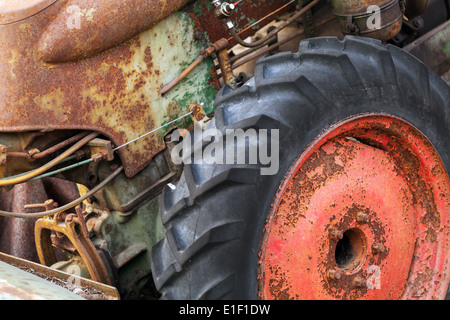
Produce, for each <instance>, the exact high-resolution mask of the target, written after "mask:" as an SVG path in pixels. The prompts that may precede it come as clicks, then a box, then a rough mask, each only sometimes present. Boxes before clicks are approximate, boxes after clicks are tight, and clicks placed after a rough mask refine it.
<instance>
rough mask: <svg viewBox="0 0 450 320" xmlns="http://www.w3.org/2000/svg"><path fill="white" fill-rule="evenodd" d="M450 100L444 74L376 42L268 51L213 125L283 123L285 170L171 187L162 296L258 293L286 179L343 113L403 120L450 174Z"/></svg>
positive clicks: (158, 266)
mask: <svg viewBox="0 0 450 320" xmlns="http://www.w3.org/2000/svg"><path fill="white" fill-rule="evenodd" d="M449 101H450V88H449V87H448V85H447V84H446V83H445V82H444V81H443V80H442V79H441V78H440V77H438V76H437V75H436V74H434V73H433V72H432V71H430V70H429V69H428V68H427V67H426V66H425V65H424V64H423V63H422V62H420V61H419V60H417V59H416V58H414V57H413V56H411V55H410V54H408V53H406V52H405V51H403V50H401V49H399V48H397V47H395V46H391V45H384V44H382V43H381V42H380V41H377V40H372V39H367V38H359V37H353V36H347V37H346V38H345V39H344V40H342V41H341V40H339V39H337V38H334V37H323V38H313V39H307V40H303V41H302V42H301V43H300V47H299V52H298V53H290V52H289V53H280V54H276V55H273V56H267V57H264V58H261V59H260V60H259V61H258V62H257V65H256V69H255V75H254V77H253V78H252V79H251V80H249V81H248V82H247V83H246V84H245V85H243V86H242V87H240V88H238V89H236V90H231V89H230V88H229V87H225V88H223V89H222V90H221V91H220V92H219V94H218V96H217V98H216V111H215V117H214V118H213V120H212V121H211V122H210V124H209V128H217V129H219V130H221V131H222V132H225V130H226V129H236V128H242V129H248V128H255V129H268V130H270V129H279V143H280V154H279V159H280V165H279V170H278V173H277V174H275V175H261V174H260V168H261V165H260V164H256V165H255V164H252V165H250V164H247V165H217V164H216V165H215V164H205V163H202V164H186V165H185V168H184V172H183V174H182V176H181V178H180V180H179V181H178V182H177V183H174V184H173V185H172V186H170V187H169V186H166V187H165V189H164V191H163V194H162V208H161V217H162V221H163V224H164V226H165V228H166V231H167V232H166V235H165V237H164V238H163V239H162V240H161V241H160V242H159V243H157V244H156V245H155V246H154V247H153V250H152V272H153V279H154V282H155V285H156V288H157V289H158V291H159V292H160V293H161V298H162V299H189V300H190V299H214V300H215V299H257V298H258V288H257V284H258V281H257V263H258V253H259V246H260V242H261V237H262V234H263V227H264V225H265V221H266V218H267V215H268V211H269V209H270V206H271V203H272V201H273V199H274V196H275V194H276V192H277V190H278V188H279V186H280V183H281V182H282V181H283V178H284V177H285V175H286V173H287V172H288V171H289V169H290V167H291V166H292V165H293V163H294V162H295V161H296V160H297V158H298V157H299V155H300V154H301V153H302V152H303V151H304V150H305V149H306V148H307V146H308V144H309V143H311V142H312V141H313V140H314V139H315V138H316V137H318V136H319V135H320V134H321V133H322V132H323V131H324V130H325V129H327V128H330V127H331V126H333V125H334V124H336V123H338V122H340V121H343V120H344V119H347V118H349V117H352V116H355V115H360V114H373V113H382V114H389V115H392V116H395V117H398V118H400V119H403V120H405V121H406V122H409V123H410V124H412V125H413V126H415V127H416V128H418V129H419V130H420V131H421V132H422V133H423V134H424V135H425V136H426V137H427V138H428V139H429V141H430V142H431V143H432V144H433V146H434V147H435V149H436V150H437V152H438V154H439V155H440V157H441V159H442V162H443V163H444V165H445V167H446V170H447V172H450V148H449V145H448V141H449V140H450V105H449ZM224 139H225V137H224ZM193 143H194V142H193Z"/></svg>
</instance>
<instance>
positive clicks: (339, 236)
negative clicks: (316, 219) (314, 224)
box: [328, 229, 344, 240]
mask: <svg viewBox="0 0 450 320" xmlns="http://www.w3.org/2000/svg"><path fill="white" fill-rule="evenodd" d="M328 236H329V237H330V238H331V239H335V240H341V239H342V238H343V237H344V234H343V233H342V231H339V230H337V229H330V231H329V233H328Z"/></svg>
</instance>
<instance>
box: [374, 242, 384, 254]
mask: <svg viewBox="0 0 450 320" xmlns="http://www.w3.org/2000/svg"><path fill="white" fill-rule="evenodd" d="M385 251H386V247H385V246H384V245H383V244H382V243H380V242H375V243H374V244H372V253H373V254H379V253H383V252H385Z"/></svg>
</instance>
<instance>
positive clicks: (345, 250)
mask: <svg viewBox="0 0 450 320" xmlns="http://www.w3.org/2000/svg"><path fill="white" fill-rule="evenodd" d="M365 254H366V239H365V236H364V233H362V231H360V230H359V229H349V230H347V231H345V232H344V234H343V237H342V239H341V240H339V241H338V242H337V244H336V250H335V255H334V256H335V259H336V265H337V266H338V268H340V269H343V270H346V271H350V270H355V269H357V268H358V267H359V266H360V265H361V264H362V263H363V261H364V258H365Z"/></svg>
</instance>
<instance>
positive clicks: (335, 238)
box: [259, 116, 450, 299]
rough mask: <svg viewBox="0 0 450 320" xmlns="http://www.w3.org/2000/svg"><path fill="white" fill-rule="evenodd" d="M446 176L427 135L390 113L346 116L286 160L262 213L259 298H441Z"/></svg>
mask: <svg viewBox="0 0 450 320" xmlns="http://www.w3.org/2000/svg"><path fill="white" fill-rule="evenodd" d="M449 223H450V182H449V178H448V175H447V173H446V170H445V167H444V165H443V163H442V162H441V160H440V158H439V156H438V154H437V153H436V151H435V149H434V148H433V146H432V145H431V144H430V142H429V141H428V140H427V139H426V138H425V137H424V136H423V135H422V134H421V133H420V132H418V131H417V130H416V129H415V128H414V127H412V126H411V125H409V124H407V123H405V122H403V121H401V120H399V119H396V118H392V117H389V116H369V117H361V118H357V119H353V120H348V121H346V122H344V123H341V124H339V125H337V126H336V127H335V128H333V129H331V130H330V131H329V132H328V133H327V134H326V135H324V136H323V137H322V138H320V139H318V140H317V141H315V143H314V144H313V145H312V146H311V147H310V149H308V150H307V151H306V152H305V153H304V154H303V155H302V156H301V157H300V158H299V160H298V161H297V163H296V164H295V165H294V166H293V168H292V171H291V172H290V173H289V174H288V177H287V178H286V180H285V182H284V183H283V185H282V186H281V187H280V190H279V192H278V194H277V196H276V198H275V200H274V203H273V208H272V211H271V213H270V216H269V218H268V220H267V223H266V229H265V234H264V240H263V242H262V245H261V253H260V264H259V295H260V298H263V299H443V298H444V296H445V294H446V292H447V288H448V283H449V281H450V270H449V268H450V266H449V264H448V261H449V259H450V250H449V249H450V240H449V239H450V237H449V236H450V234H449V227H448V226H449Z"/></svg>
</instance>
